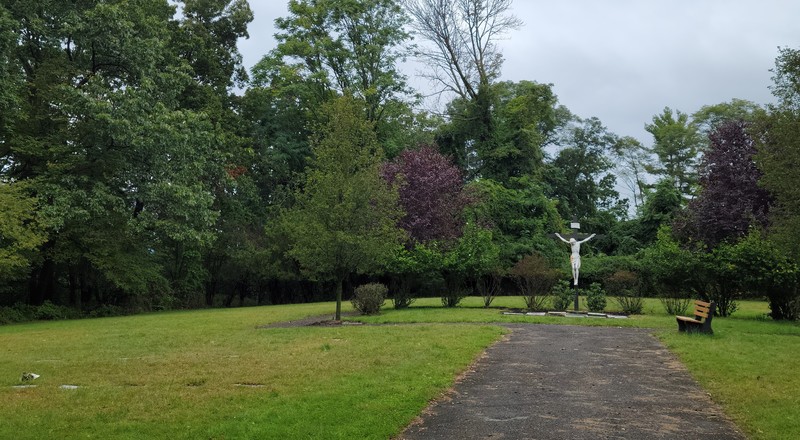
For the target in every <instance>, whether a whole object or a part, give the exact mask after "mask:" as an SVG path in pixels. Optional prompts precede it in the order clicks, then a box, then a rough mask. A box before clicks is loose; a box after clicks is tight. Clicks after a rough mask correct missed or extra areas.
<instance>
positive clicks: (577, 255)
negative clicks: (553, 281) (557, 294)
mask: <svg viewBox="0 0 800 440" xmlns="http://www.w3.org/2000/svg"><path fill="white" fill-rule="evenodd" d="M569 227H570V229H572V234H570V235H569V237H568V238H569V239H567V238H564V237H562V236H561V234H559V233H558V232H556V233H555V234H553V236H555V237H557V238H558V239H559V240H561V241H563V242H564V243H566V244H568V245H569V246H570V250H571V251H572V253H571V254H570V256H569V265H570V267H571V268H572V287H573V288H574V289H575V311H576V312H577V311H578V275H579V274H580V270H581V244H583V243H586V242H587V241H589V240H591V239H592V238H594V236H595V235H597V234H592V235H588V236H587V235H586V234H581V233H579V232H578V230H580V228H581V224H580V223H578V221H577V220H575V219H573V220H572V221H571V222H570V224H569Z"/></svg>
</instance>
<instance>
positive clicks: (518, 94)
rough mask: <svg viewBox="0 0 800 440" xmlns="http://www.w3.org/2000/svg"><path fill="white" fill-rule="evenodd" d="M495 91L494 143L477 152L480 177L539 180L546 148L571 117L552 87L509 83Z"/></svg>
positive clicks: (498, 85) (499, 180)
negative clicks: (523, 177)
mask: <svg viewBox="0 0 800 440" xmlns="http://www.w3.org/2000/svg"><path fill="white" fill-rule="evenodd" d="M493 89H494V90H495V93H494V95H495V101H496V102H495V103H493V105H492V106H493V108H494V109H495V110H494V124H495V133H494V141H493V142H492V144H491V145H492V148H491V149H488V150H485V151H478V153H479V155H480V157H481V162H482V168H481V176H482V177H484V178H490V179H494V180H497V181H498V182H503V183H506V184H507V183H508V181H509V179H511V178H515V177H516V178H519V177H522V176H526V175H531V176H537V177H538V176H539V175H540V174H541V171H542V168H543V166H544V157H545V153H544V150H545V148H547V147H548V146H551V145H553V144H555V143H556V142H557V140H558V139H557V137H558V134H559V133H560V132H561V130H563V129H564V128H565V127H566V126H567V124H568V123H569V122H570V121H571V120H572V119H573V116H572V114H571V113H570V112H569V110H567V108H566V107H564V106H563V105H560V104H559V103H558V97H557V96H556V95H555V93H553V85H552V84H538V83H536V82H532V81H520V82H518V83H513V82H510V81H508V82H501V83H498V84H496V85H495V86H494V87H493Z"/></svg>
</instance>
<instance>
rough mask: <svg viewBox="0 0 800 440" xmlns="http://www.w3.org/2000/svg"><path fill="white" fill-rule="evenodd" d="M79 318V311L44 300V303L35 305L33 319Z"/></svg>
mask: <svg viewBox="0 0 800 440" xmlns="http://www.w3.org/2000/svg"><path fill="white" fill-rule="evenodd" d="M74 318H80V312H78V311H77V310H75V309H72V308H69V307H67V306H59V305H55V304H53V303H51V302H50V301H45V302H44V304H42V305H40V306H38V307H36V312H35V314H34V319H38V320H41V321H58V320H61V319H74Z"/></svg>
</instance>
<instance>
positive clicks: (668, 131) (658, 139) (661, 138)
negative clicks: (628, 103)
mask: <svg viewBox="0 0 800 440" xmlns="http://www.w3.org/2000/svg"><path fill="white" fill-rule="evenodd" d="M645 130H647V131H648V132H649V133H650V134H652V135H653V141H654V143H653V147H652V148H651V152H652V153H653V154H655V156H656V157H657V158H658V163H656V164H654V165H652V166H649V167H647V171H648V172H649V173H651V174H654V175H655V176H656V177H658V178H659V179H662V178H668V179H670V180H671V181H672V184H673V185H674V186H675V189H677V190H678V191H680V193H681V194H683V195H684V196H685V197H689V196H691V195H693V194H694V192H695V186H696V184H697V163H698V160H699V156H698V155H699V153H700V152H701V148H702V147H703V146H704V145H705V141H704V139H703V136H702V135H701V134H700V131H699V129H698V127H697V125H696V124H695V123H694V122H693V121H692V120H690V118H689V115H687V114H686V113H683V112H681V111H673V110H672V109H670V108H669V107H665V108H664V110H663V111H662V112H661V113H660V114H658V115H655V116H653V122H652V123H650V124H646V125H645Z"/></svg>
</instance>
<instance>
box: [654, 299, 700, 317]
mask: <svg viewBox="0 0 800 440" xmlns="http://www.w3.org/2000/svg"><path fill="white" fill-rule="evenodd" d="M659 300H660V301H661V304H662V305H663V306H664V310H666V311H667V314H668V315H681V316H686V312H687V311H688V310H689V304H690V303H691V302H692V300H691V298H685V297H679V296H667V297H663V298H659Z"/></svg>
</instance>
